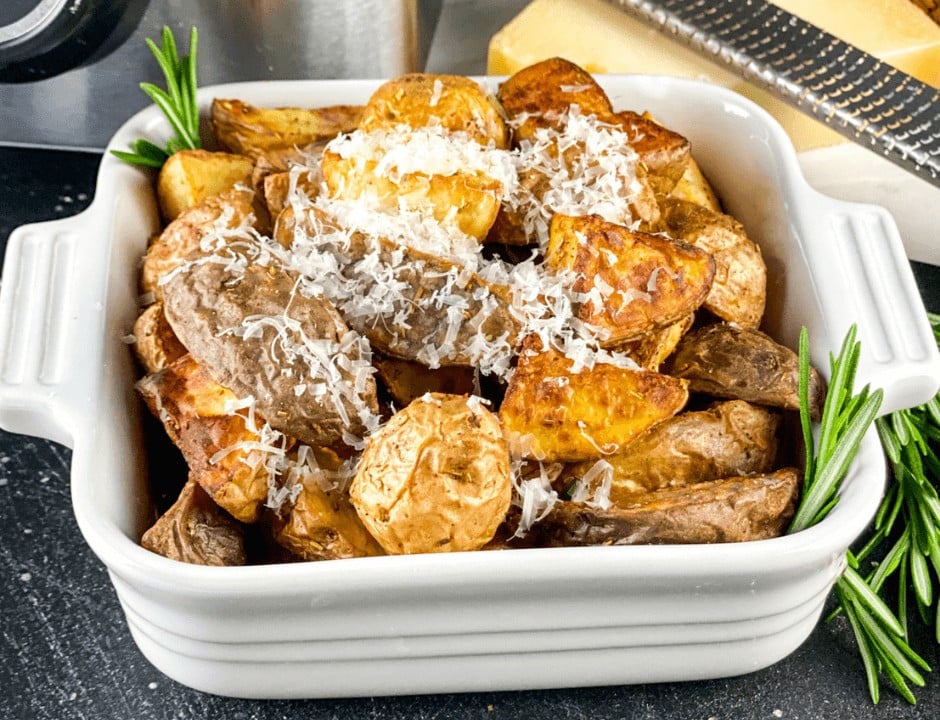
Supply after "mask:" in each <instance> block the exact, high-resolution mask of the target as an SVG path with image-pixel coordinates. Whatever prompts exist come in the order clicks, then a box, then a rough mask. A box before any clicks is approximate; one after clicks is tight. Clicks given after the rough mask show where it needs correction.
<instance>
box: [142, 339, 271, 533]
mask: <svg viewBox="0 0 940 720" xmlns="http://www.w3.org/2000/svg"><path fill="white" fill-rule="evenodd" d="M137 391H138V392H139V393H140V395H141V397H142V398H143V399H144V402H146V404H147V407H148V408H149V409H150V411H151V412H152V413H153V414H154V416H155V417H156V418H157V419H159V420H160V421H161V422H162V423H163V427H164V429H165V430H166V433H167V435H168V436H169V437H170V440H172V441H173V443H174V444H175V445H176V446H177V447H178V448H179V449H180V452H181V453H182V454H183V457H184V458H185V460H186V464H187V465H188V466H189V470H190V475H191V477H192V478H193V479H194V480H195V481H196V482H198V483H199V485H200V486H202V489H203V490H205V491H206V492H207V493H208V494H209V496H210V497H211V498H212V499H213V500H215V502H216V503H218V504H219V505H220V506H221V507H222V508H224V509H225V510H227V511H228V512H229V513H230V514H231V515H232V516H233V517H235V518H236V519H238V520H241V521H242V522H247V523H252V522H256V521H257V520H258V519H259V518H260V516H261V508H262V505H263V504H264V502H265V500H266V499H267V496H268V473H267V470H266V469H265V466H264V463H263V462H259V459H261V458H260V456H259V452H258V451H255V450H248V449H245V448H244V447H237V446H239V445H240V444H241V443H248V444H252V443H258V442H259V441H260V437H259V436H258V434H257V433H256V432H254V431H252V430H251V429H249V428H248V426H247V424H246V422H245V419H244V418H243V417H242V416H240V415H231V414H229V410H228V407H229V403H233V402H235V401H236V400H237V398H236V397H235V395H234V393H232V392H231V391H230V390H228V389H227V388H224V387H222V386H221V385H219V384H218V383H216V382H215V381H214V380H213V379H212V378H211V377H210V376H209V373H208V372H206V370H205V368H203V367H201V366H200V365H199V364H197V363H196V361H195V360H193V358H192V357H191V356H190V355H184V356H183V357H182V358H180V359H179V360H177V361H176V362H174V363H173V364H172V365H170V366H168V367H167V368H165V369H164V370H161V371H160V372H157V373H154V374H152V375H147V376H146V377H144V378H142V379H141V380H140V381H139V382H138V383H137ZM222 450H226V451H228V452H226V453H225V454H224V455H223V456H221V457H216V454H217V453H219V452H220V451H222Z"/></svg>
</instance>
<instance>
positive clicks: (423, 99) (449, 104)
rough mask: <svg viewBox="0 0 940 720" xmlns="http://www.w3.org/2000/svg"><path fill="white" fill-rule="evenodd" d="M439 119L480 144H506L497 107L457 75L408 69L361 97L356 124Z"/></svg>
mask: <svg viewBox="0 0 940 720" xmlns="http://www.w3.org/2000/svg"><path fill="white" fill-rule="evenodd" d="M431 124H434V125H440V126H441V127H443V128H445V129H446V130H449V131H451V132H464V133H467V135H468V136H469V137H470V139H471V140H475V141H476V142H478V143H480V144H481V145H493V146H494V147H497V148H506V147H508V144H509V132H508V130H507V128H506V123H505V122H504V121H503V117H502V115H501V114H500V112H499V108H498V107H497V105H496V103H495V102H494V100H493V99H492V98H490V96H489V94H488V93H487V92H486V91H485V90H484V89H483V88H482V87H480V85H479V84H478V83H477V82H475V81H474V80H472V79H470V78H468V77H462V76H458V75H430V74H426V73H410V74H407V75H401V76H399V77H397V78H395V79H393V80H389V81H388V82H386V83H384V84H383V85H381V86H380V87H379V88H378V90H376V91H375V92H374V93H373V94H372V97H371V98H369V102H368V103H366V107H365V110H364V111H363V114H362V120H360V121H359V129H360V130H365V131H366V132H371V131H373V130H387V129H389V128H392V127H395V126H396V125H409V126H411V127H413V128H420V127H426V126H428V125H431Z"/></svg>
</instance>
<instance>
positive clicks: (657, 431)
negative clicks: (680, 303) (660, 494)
mask: <svg viewBox="0 0 940 720" xmlns="http://www.w3.org/2000/svg"><path fill="white" fill-rule="evenodd" d="M779 427H780V416H779V415H777V414H776V413H774V412H773V411H770V410H767V409H765V408H762V407H760V406H758V405H751V404H750V403H746V402H744V401H743V400H729V401H727V402H722V403H718V404H716V405H714V406H713V407H711V408H709V409H707V410H698V411H693V412H684V413H680V414H678V415H676V416H674V417H671V418H668V419H667V420H663V421H662V422H661V423H659V424H658V425H654V426H653V427H651V428H650V429H649V430H647V431H646V432H644V433H643V434H642V435H640V436H639V437H637V438H636V439H635V440H634V441H633V442H631V443H629V444H628V445H624V446H623V447H621V448H620V450H619V451H618V452H616V453H613V454H612V455H607V456H605V457H604V460H605V461H606V462H608V463H610V466H611V467H610V470H609V472H610V473H611V478H610V479H611V486H610V493H609V497H610V500H611V502H613V503H614V504H615V505H619V506H624V505H625V504H626V503H630V502H633V501H635V500H636V496H637V495H638V494H640V493H645V492H650V491H653V490H659V489H660V488H666V487H683V486H686V485H692V484H695V483H700V482H706V481H709V480H718V479H720V478H728V477H734V476H737V475H752V474H755V473H768V472H770V471H771V470H773V468H774V462H775V459H776V456H777V445H778V438H777V431H778V429H779ZM595 462H596V461H586V462H583V463H577V464H576V465H572V466H569V467H568V468H566V469H565V472H564V473H563V477H564V478H565V483H566V484H567V483H570V481H571V479H573V478H574V479H577V478H584V477H586V475H587V473H588V471H590V470H591V468H592V467H593V466H594V463H595Z"/></svg>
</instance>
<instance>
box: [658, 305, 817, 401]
mask: <svg viewBox="0 0 940 720" xmlns="http://www.w3.org/2000/svg"><path fill="white" fill-rule="evenodd" d="M665 370H666V372H668V373H669V374H670V375H674V376H675V377H680V378H685V379H686V380H688V381H689V389H690V390H692V392H697V393H703V394H705V395H711V396H713V397H720V398H737V399H739V400H747V401H748V402H752V403H756V404H758V405H769V406H771V407H780V408H785V409H787V410H799V408H800V398H799V358H798V357H797V354H796V353H795V352H793V351H792V350H790V348H788V347H784V346H783V345H781V344H780V343H778V342H776V341H775V340H774V339H773V338H771V337H770V336H768V335H765V334H764V333H762V332H760V331H759V330H746V329H744V328H740V327H735V326H734V325H729V324H727V323H715V324H714V325H707V326H705V327H702V328H699V329H697V330H693V331H692V332H690V333H688V334H686V335H685V337H683V338H682V340H680V341H679V345H678V347H677V348H676V351H675V353H674V354H673V355H672V357H670V358H669V360H668V362H667V363H666V368H665ZM824 397H825V384H824V382H823V379H822V377H821V376H820V375H819V373H818V372H817V371H816V369H815V368H811V372H810V382H809V398H810V412H811V414H812V416H813V418H814V419H819V415H820V413H821V412H822V403H823V400H824Z"/></svg>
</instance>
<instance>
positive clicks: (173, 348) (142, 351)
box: [133, 303, 186, 374]
mask: <svg viewBox="0 0 940 720" xmlns="http://www.w3.org/2000/svg"><path fill="white" fill-rule="evenodd" d="M133 334H134V353H135V354H136V355H137V359H138V360H139V361H140V364H141V365H142V366H143V368H144V370H145V371H146V372H147V373H148V374H149V373H155V372H157V371H158V370H163V368H165V367H166V366H167V365H170V364H172V363H173V362H175V361H176V360H179V359H180V358H181V357H183V355H185V354H186V348H185V347H183V343H181V342H180V341H179V338H177V337H176V333H174V332H173V328H172V327H170V323H169V322H168V321H167V319H166V315H165V314H164V313H163V304H162V303H154V304H153V305H151V306H149V307H148V308H147V309H146V310H144V311H143V312H142V313H141V314H140V315H139V316H138V317H137V321H136V322H135V323H134V333H133Z"/></svg>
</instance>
